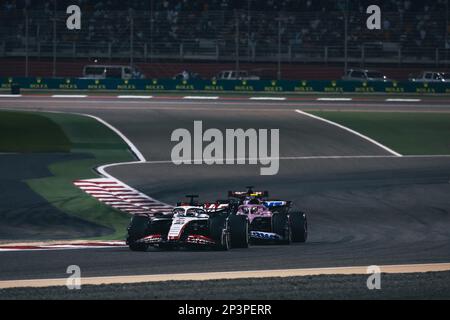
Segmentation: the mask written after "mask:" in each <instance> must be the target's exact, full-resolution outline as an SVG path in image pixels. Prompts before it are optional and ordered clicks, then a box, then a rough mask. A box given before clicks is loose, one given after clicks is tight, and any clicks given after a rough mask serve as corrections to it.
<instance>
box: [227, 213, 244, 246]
mask: <svg viewBox="0 0 450 320" xmlns="http://www.w3.org/2000/svg"><path fill="white" fill-rule="evenodd" d="M228 225H229V227H230V240H231V247H232V248H248V243H249V225H248V219H247V217H246V216H243V215H230V216H229V217H228Z"/></svg>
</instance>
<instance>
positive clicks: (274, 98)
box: [249, 97, 286, 101]
mask: <svg viewBox="0 0 450 320" xmlns="http://www.w3.org/2000/svg"><path fill="white" fill-rule="evenodd" d="M249 100H254V101H285V100H286V98H284V97H278V98H277V97H250V98H249Z"/></svg>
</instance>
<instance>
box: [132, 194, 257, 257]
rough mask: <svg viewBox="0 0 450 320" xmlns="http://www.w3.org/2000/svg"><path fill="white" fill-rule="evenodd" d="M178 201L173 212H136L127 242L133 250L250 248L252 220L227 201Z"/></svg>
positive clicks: (192, 198)
mask: <svg viewBox="0 0 450 320" xmlns="http://www.w3.org/2000/svg"><path fill="white" fill-rule="evenodd" d="M188 197H189V198H190V201H189V202H188V203H178V205H177V206H176V207H175V208H174V209H173V211H172V213H171V214H163V213H161V214H154V215H151V216H149V215H135V216H133V217H132V219H131V223H130V225H129V227H128V237H127V241H126V242H127V244H128V246H129V248H130V249H131V250H133V251H146V250H147V249H148V247H149V246H153V247H158V248H161V249H171V248H179V247H191V246H195V247H199V246H200V247H208V248H212V249H216V250H228V249H230V248H247V247H248V244H249V222H248V218H247V217H246V216H245V215H236V214H235V211H236V210H235V209H233V207H232V206H229V205H227V204H225V203H224V204H217V205H215V206H214V208H211V207H210V205H204V204H199V203H197V202H196V201H194V198H196V197H197V196H188Z"/></svg>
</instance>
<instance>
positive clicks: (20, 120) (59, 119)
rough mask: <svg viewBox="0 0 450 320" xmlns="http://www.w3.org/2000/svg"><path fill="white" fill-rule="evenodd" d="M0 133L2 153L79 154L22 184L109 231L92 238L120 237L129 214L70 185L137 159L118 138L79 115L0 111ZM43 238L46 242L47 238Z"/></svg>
mask: <svg viewBox="0 0 450 320" xmlns="http://www.w3.org/2000/svg"><path fill="white" fill-rule="evenodd" d="M0 132H1V133H2V140H1V143H0V152H19V153H24V152H48V153H52V152H70V153H72V154H81V155H82V157H83V158H82V159H80V160H72V161H63V162H61V161H60V162H56V163H53V164H52V165H50V166H49V168H48V169H49V170H50V172H51V173H52V176H49V177H45V178H39V179H31V180H27V181H26V183H27V184H28V185H29V186H30V188H31V189H32V190H33V191H34V192H36V193H37V194H39V195H41V196H42V197H43V198H45V199H46V200H47V201H48V202H49V203H51V204H52V205H53V206H54V207H56V208H58V209H59V210H61V211H62V212H64V213H66V214H69V215H72V216H76V217H78V218H81V219H83V220H86V221H89V222H92V223H95V224H97V225H101V226H104V227H107V228H109V229H110V230H112V232H111V233H110V234H106V235H103V236H101V237H97V238H95V239H123V238H124V236H125V232H126V226H127V224H128V222H129V215H127V214H125V213H123V212H120V211H118V210H115V209H112V208H111V207H109V206H106V205H104V204H102V203H100V202H99V201H98V200H96V199H94V198H92V197H91V196H89V195H87V194H86V193H84V192H83V191H81V190H80V189H79V188H77V187H75V186H74V185H73V181H74V180H78V179H90V178H98V177H99V175H98V174H97V173H96V172H95V171H94V168H96V167H98V166H100V165H104V164H108V163H117V162H128V161H133V160H135V158H134V156H133V155H132V154H131V152H130V151H129V149H128V146H127V145H126V144H125V142H124V141H123V140H122V139H121V138H120V137H119V136H117V134H115V133H114V132H113V131H111V130H110V129H109V128H107V127H105V126H104V125H103V124H101V123H99V122H98V121H96V120H95V119H92V118H89V117H85V116H81V115H72V114H62V113H40V112H39V113H37V112H9V111H7V112H4V111H1V112H0ZM42 238H43V239H46V238H45V234H43V235H42ZM68 238H71V237H70V235H68Z"/></svg>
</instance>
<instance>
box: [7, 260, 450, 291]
mask: <svg viewBox="0 0 450 320" xmlns="http://www.w3.org/2000/svg"><path fill="white" fill-rule="evenodd" d="M379 267H380V271H381V272H382V273H389V274H399V273H424V272H443V271H449V270H450V263H433V264H410V265H385V266H379ZM367 270H368V266H358V267H337V268H310V269H280V270H254V271H228V272H202V273H176V274H157V275H154V274H151V275H131V276H109V277H83V278H82V279H81V284H82V285H104V284H117V283H122V284H125V283H142V282H161V281H206V280H232V279H261V278H271V277H276V278H286V277H305V276H320V275H364V274H368V272H367ZM66 283H67V278H58V279H33V280H6V281H0V289H6V288H25V287H34V288H42V287H51V286H65V285H66Z"/></svg>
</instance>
